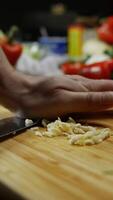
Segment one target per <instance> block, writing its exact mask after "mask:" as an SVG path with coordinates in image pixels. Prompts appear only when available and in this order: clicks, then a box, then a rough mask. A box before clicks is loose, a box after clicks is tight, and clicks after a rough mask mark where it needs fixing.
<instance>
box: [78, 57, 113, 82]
mask: <svg viewBox="0 0 113 200" xmlns="http://www.w3.org/2000/svg"><path fill="white" fill-rule="evenodd" d="M79 74H80V75H82V76H85V77H87V78H92V79H111V78H113V59H111V60H109V61H104V62H98V63H94V64H90V65H86V66H85V67H84V68H82V69H81V70H80V72H79Z"/></svg>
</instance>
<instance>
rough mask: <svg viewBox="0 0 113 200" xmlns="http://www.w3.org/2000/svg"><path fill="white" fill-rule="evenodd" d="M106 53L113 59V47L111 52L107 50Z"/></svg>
mask: <svg viewBox="0 0 113 200" xmlns="http://www.w3.org/2000/svg"><path fill="white" fill-rule="evenodd" d="M104 53H105V54H106V55H108V56H110V57H111V58H113V47H112V48H111V49H109V50H105V51H104Z"/></svg>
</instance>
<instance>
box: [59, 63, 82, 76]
mask: <svg viewBox="0 0 113 200" xmlns="http://www.w3.org/2000/svg"><path fill="white" fill-rule="evenodd" d="M83 67H84V64H82V63H80V62H77V63H72V62H67V63H64V64H62V65H61V70H62V71H63V72H64V74H70V75H73V74H79V71H80V70H81V69H82V68H83Z"/></svg>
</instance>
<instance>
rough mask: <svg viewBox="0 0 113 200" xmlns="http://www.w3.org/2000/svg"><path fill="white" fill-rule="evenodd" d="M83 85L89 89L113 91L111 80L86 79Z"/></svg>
mask: <svg viewBox="0 0 113 200" xmlns="http://www.w3.org/2000/svg"><path fill="white" fill-rule="evenodd" d="M83 85H84V86H85V87H87V89H88V90H89V91H94V92H101V91H113V80H86V81H84V83H83Z"/></svg>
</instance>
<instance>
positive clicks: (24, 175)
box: [0, 107, 113, 200]
mask: <svg viewBox="0 0 113 200" xmlns="http://www.w3.org/2000/svg"><path fill="white" fill-rule="evenodd" d="M9 115H10V113H9V112H8V111H7V110H5V109H4V108H2V107H1V108H0V117H1V118H3V117H7V116H9ZM89 122H92V123H93V122H94V123H97V124H101V125H105V126H107V127H109V126H110V127H111V128H113V118H112V114H110V115H109V114H108V115H107V116H105V117H103V116H102V117H99V118H98V115H97V117H96V116H95V117H94V118H93V119H91V118H90V120H89ZM0 182H2V183H3V184H6V185H7V186H8V187H9V188H10V189H12V190H13V191H14V192H16V193H18V194H20V195H21V196H23V197H24V198H25V199H28V200H78V199H86V200H93V199H94V200H101V199H102V200H112V199H113V137H111V138H109V139H107V140H106V141H104V142H102V143H101V144H98V145H93V146H85V147H78V146H71V145H69V144H68V140H67V139H66V138H64V137H57V138H39V137H37V136H35V135H33V134H32V133H31V132H30V131H26V132H25V133H22V134H20V135H18V136H16V137H13V138H10V139H8V140H5V141H3V142H1V143H0Z"/></svg>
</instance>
